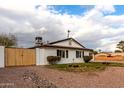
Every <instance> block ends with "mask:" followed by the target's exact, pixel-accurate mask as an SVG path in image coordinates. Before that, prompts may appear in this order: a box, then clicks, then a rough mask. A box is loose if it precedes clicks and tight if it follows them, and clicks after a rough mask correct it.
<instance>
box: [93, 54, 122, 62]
mask: <svg viewBox="0 0 124 93" xmlns="http://www.w3.org/2000/svg"><path fill="white" fill-rule="evenodd" d="M94 61H124V53H109V52H103V53H98V54H96V55H95V57H94Z"/></svg>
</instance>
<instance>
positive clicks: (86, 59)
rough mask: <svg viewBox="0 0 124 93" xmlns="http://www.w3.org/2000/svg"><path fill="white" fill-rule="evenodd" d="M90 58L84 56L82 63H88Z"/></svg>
mask: <svg viewBox="0 0 124 93" xmlns="http://www.w3.org/2000/svg"><path fill="white" fill-rule="evenodd" d="M92 58H93V57H92V56H84V61H85V62H86V63H88V62H89V61H90V60H91V59H92Z"/></svg>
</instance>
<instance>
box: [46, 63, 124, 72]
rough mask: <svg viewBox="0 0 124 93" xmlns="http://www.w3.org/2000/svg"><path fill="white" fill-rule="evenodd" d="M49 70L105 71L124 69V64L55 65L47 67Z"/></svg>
mask: <svg viewBox="0 0 124 93" xmlns="http://www.w3.org/2000/svg"><path fill="white" fill-rule="evenodd" d="M46 67H48V68H53V69H58V70H63V71H69V72H88V71H104V70H105V69H106V67H124V64H122V63H107V62H102V63H98V62H92V63H74V64H54V65H47V66H46Z"/></svg>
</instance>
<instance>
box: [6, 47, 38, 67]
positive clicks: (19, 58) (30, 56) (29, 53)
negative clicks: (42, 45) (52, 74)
mask: <svg viewBox="0 0 124 93" xmlns="http://www.w3.org/2000/svg"><path fill="white" fill-rule="evenodd" d="M35 52H36V51H35V49H24V48H5V66H6V67H8V66H28V65H36V53H35Z"/></svg>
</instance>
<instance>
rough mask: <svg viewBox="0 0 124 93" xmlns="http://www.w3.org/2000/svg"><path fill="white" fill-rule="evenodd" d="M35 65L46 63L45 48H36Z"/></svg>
mask: <svg viewBox="0 0 124 93" xmlns="http://www.w3.org/2000/svg"><path fill="white" fill-rule="evenodd" d="M36 65H46V63H45V49H40V48H36Z"/></svg>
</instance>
